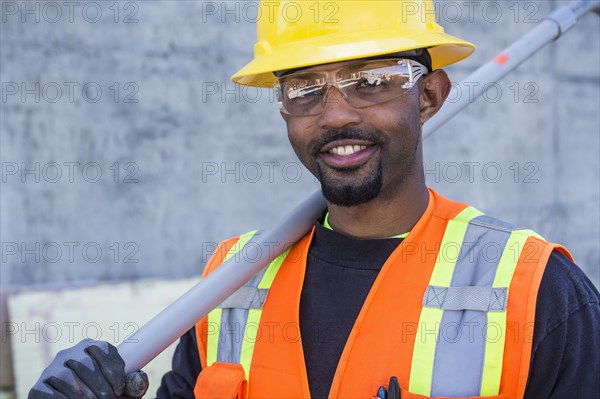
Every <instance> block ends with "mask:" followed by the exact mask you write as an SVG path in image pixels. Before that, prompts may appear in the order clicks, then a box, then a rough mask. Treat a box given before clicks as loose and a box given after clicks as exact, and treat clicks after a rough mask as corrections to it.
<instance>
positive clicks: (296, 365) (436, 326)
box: [194, 189, 572, 399]
mask: <svg viewBox="0 0 600 399" xmlns="http://www.w3.org/2000/svg"><path fill="white" fill-rule="evenodd" d="M313 231H314V230H313ZM252 234H253V233H249V234H247V235H243V236H240V237H237V238H234V239H231V240H228V241H225V242H223V243H221V245H220V246H219V249H218V250H217V251H216V253H215V254H214V255H213V257H212V259H211V260H210V261H209V263H208V264H207V267H206V269H205V271H204V275H206V274H208V273H210V272H211V271H213V270H214V269H215V268H216V267H218V266H219V265H220V264H221V263H222V262H223V261H224V260H225V259H227V258H229V257H231V256H253V255H252V253H251V252H252V251H247V252H246V253H245V252H244V249H245V248H251V245H250V244H249V243H251V237H252ZM312 236H313V232H310V233H309V234H307V235H306V236H305V237H304V238H302V239H301V240H300V241H299V242H297V243H296V244H295V245H294V246H293V247H292V248H291V249H290V250H288V251H286V252H285V253H283V254H282V255H281V256H279V257H278V258H277V259H275V260H274V261H273V262H272V263H271V264H270V265H269V266H268V267H267V268H265V270H263V271H262V272H261V273H259V274H258V275H256V276H254V277H253V279H252V280H250V281H249V282H248V283H247V284H246V285H245V286H244V287H242V288H240V290H238V291H237V292H236V293H235V294H234V295H232V296H231V297H230V298H228V299H227V300H226V301H224V302H223V303H222V304H221V305H220V306H219V307H218V308H216V309H214V310H213V311H212V312H211V313H210V314H209V315H208V316H207V317H206V318H204V319H203V320H201V321H200V322H199V323H198V324H197V325H196V336H197V338H198V339H197V341H198V350H199V354H200V359H201V363H202V372H201V373H200V375H199V376H198V379H197V382H196V387H195V389H194V393H195V396H196V398H245V397H247V398H261V399H262V398H309V397H310V391H309V387H308V379H307V374H306V367H305V363H304V354H303V350H302V339H301V337H300V327H299V305H300V295H301V291H302V284H303V281H304V272H305V268H306V259H307V254H308V249H309V246H310V242H311V239H312ZM555 249H558V250H559V251H561V252H562V253H564V254H565V255H566V256H568V257H569V258H571V255H570V254H569V252H568V251H567V250H566V249H565V248H564V247H562V246H560V245H557V244H551V243H548V242H546V241H544V240H543V239H542V238H541V237H540V236H539V235H537V234H536V233H535V232H533V231H531V230H524V229H519V228H517V227H515V226H513V225H510V224H508V223H505V222H501V221H499V220H497V219H493V218H491V217H489V216H486V215H484V214H482V213H481V212H480V211H478V210H476V209H475V208H473V207H469V206H467V205H465V204H461V203H458V202H453V201H450V200H448V199H446V198H444V197H442V196H441V195H439V194H437V193H436V192H435V191H433V190H431V189H430V196H429V204H428V206H427V209H426V211H425V212H424V214H423V216H422V217H421V219H420V220H419V221H418V222H417V224H416V225H415V226H414V228H413V229H412V231H411V232H410V234H409V235H408V236H407V237H406V238H405V239H404V240H403V241H402V242H401V243H400V245H399V246H398V247H397V248H396V249H395V250H394V252H393V253H392V254H391V255H390V256H389V258H388V259H387V261H386V262H385V264H384V265H383V267H382V269H381V271H380V272H379V275H378V276H377V279H376V280H375V282H374V283H373V286H372V287H371V290H370V292H369V294H368V296H367V298H366V300H365V302H364V304H363V306H362V309H361V311H360V313H359V315H358V317H357V319H356V321H355V324H354V327H353V328H352V331H351V332H350V335H349V337H348V340H347V342H346V345H345V347H344V350H343V352H342V355H341V357H340V360H339V363H338V366H337V370H336V373H335V377H334V379H333V383H332V386H331V390H330V393H329V397H331V398H372V397H374V396H375V394H376V392H377V389H378V387H380V386H382V385H383V386H387V383H388V382H389V378H390V377H391V376H397V377H398V381H399V383H400V386H401V397H402V398H424V397H448V398H450V397H453V398H466V397H489V398H506V399H507V398H521V397H523V394H524V392H525V384H526V382H527V378H528V374H529V363H530V357H531V346H532V339H533V329H534V317H535V309H536V300H537V293H538V288H539V285H540V281H541V279H542V275H543V273H544V269H545V267H546V263H547V261H548V258H549V256H550V254H551V253H552V251H553V250H555ZM571 259H572V258H571Z"/></svg>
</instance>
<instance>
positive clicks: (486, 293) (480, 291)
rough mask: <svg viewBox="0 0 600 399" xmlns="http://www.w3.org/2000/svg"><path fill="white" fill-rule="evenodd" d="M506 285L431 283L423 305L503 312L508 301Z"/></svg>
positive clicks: (438, 307) (437, 307)
mask: <svg viewBox="0 0 600 399" xmlns="http://www.w3.org/2000/svg"><path fill="white" fill-rule="evenodd" d="M507 292H508V289H507V288H506V287H503V288H493V287H478V286H472V287H438V286H435V285H429V286H428V287H427V290H426V291H425V296H424V297H423V306H425V307H428V308H434V309H443V310H476V311H480V312H503V311H504V310H506V303H507Z"/></svg>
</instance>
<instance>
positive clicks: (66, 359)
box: [28, 339, 149, 399]
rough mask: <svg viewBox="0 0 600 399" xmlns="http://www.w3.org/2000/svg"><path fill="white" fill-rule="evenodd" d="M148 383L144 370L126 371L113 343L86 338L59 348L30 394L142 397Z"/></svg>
mask: <svg viewBox="0 0 600 399" xmlns="http://www.w3.org/2000/svg"><path fill="white" fill-rule="evenodd" d="M148 385H149V383H148V376H147V375H146V373H144V372H143V371H136V372H132V373H129V374H127V375H125V362H124V361H123V358H121V356H120V355H119V352H117V348H115V347H114V346H113V345H111V344H109V343H108V342H104V341H94V340H91V339H84V340H83V341H81V342H80V343H78V344H77V345H75V346H74V347H72V348H69V349H65V350H62V351H60V352H58V354H57V355H56V357H55V358H54V360H53V361H52V363H50V365H49V366H48V367H47V368H46V369H45V370H44V372H43V373H42V376H41V377H40V379H39V380H38V382H36V383H35V385H34V386H33V388H31V391H29V396H28V398H29V399H38V398H40V399H46V398H47V399H58V398H61V399H64V398H73V399H75V398H76V399H82V398H98V399H100V398H102V399H104V398H107V399H108V398H111V399H116V398H120V399H124V398H141V397H142V396H144V394H145V393H146V391H147V390H148Z"/></svg>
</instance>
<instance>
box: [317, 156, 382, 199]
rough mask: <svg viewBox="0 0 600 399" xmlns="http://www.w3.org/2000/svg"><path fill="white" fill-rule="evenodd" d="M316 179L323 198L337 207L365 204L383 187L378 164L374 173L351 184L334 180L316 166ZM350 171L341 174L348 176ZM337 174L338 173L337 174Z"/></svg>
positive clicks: (375, 196) (380, 166)
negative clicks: (319, 183)
mask: <svg viewBox="0 0 600 399" xmlns="http://www.w3.org/2000/svg"><path fill="white" fill-rule="evenodd" d="M317 171H318V173H317V178H318V179H319V181H320V182H321V191H323V196H324V197H325V199H326V200H327V201H329V202H331V203H332V204H334V205H337V206H346V207H350V206H356V205H361V204H364V203H367V202H369V201H371V200H373V199H375V198H377V196H378V195H379V193H380V192H381V187H382V186H383V168H382V165H381V162H379V163H378V165H377V169H376V171H375V173H370V174H367V175H366V176H364V177H363V178H361V179H360V180H358V181H356V180H355V181H354V182H353V184H348V183H344V182H342V181H339V180H338V179H335V178H334V177H332V176H331V175H329V174H327V172H325V171H323V169H322V168H321V166H320V165H317ZM351 172H352V170H347V171H344V172H342V173H348V174H350V173H351ZM338 173H339V172H338Z"/></svg>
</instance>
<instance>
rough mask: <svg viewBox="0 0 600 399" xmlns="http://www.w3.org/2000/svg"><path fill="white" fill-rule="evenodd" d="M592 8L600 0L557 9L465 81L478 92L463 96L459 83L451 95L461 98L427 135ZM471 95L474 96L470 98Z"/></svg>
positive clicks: (433, 122) (431, 125)
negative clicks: (459, 91) (458, 87)
mask: <svg viewBox="0 0 600 399" xmlns="http://www.w3.org/2000/svg"><path fill="white" fill-rule="evenodd" d="M589 11H594V12H596V13H598V12H600V0H578V1H574V2H572V3H569V4H567V5H566V6H564V7H561V8H559V9H557V10H556V11H554V12H553V13H552V14H550V15H549V16H547V17H546V18H544V20H543V21H542V22H541V23H540V24H539V25H537V26H536V27H535V28H534V29H532V30H531V31H530V32H528V33H527V34H526V35H525V36H523V37H522V38H521V39H519V40H518V41H516V42H515V43H513V44H511V45H510V46H508V47H507V48H505V49H504V50H502V51H501V52H500V53H498V55H496V56H495V57H494V58H492V59H491V60H490V61H488V62H487V63H485V64H484V65H482V66H481V67H479V68H478V69H477V70H476V71H475V72H473V73H472V74H471V75H469V76H468V77H467V78H466V79H465V80H464V81H463V82H465V83H469V86H470V87H473V86H474V87H475V88H474V90H473V94H474V95H473V96H470V95H469V96H464V95H460V94H459V93H458V90H459V89H457V88H456V86H455V87H453V88H452V90H451V91H450V94H449V96H448V97H449V98H457V101H456V102H452V103H450V102H446V104H444V106H443V107H442V109H440V111H439V112H438V113H437V114H436V115H435V116H434V117H433V118H431V119H430V120H429V121H428V122H427V124H426V125H425V126H424V129H423V137H424V138H427V137H429V136H431V135H432V134H433V133H434V132H435V131H436V130H437V129H438V128H439V127H440V126H442V125H443V124H444V123H446V122H448V120H450V119H451V118H453V117H454V115H456V114H458V113H459V112H460V111H461V110H462V109H463V108H465V107H466V106H467V105H469V104H470V103H472V102H473V101H474V100H475V99H477V98H478V97H479V96H480V95H481V93H483V90H484V88H485V85H486V84H488V83H490V82H497V81H499V80H500V79H502V78H503V77H504V76H506V75H507V74H508V73H509V72H511V71H512V70H513V69H515V68H517V67H518V66H519V65H521V64H522V63H523V62H524V61H525V60H527V59H528V58H529V57H531V56H532V55H534V54H535V53H537V51H538V50H540V49H541V48H542V47H544V46H545V45H546V44H548V43H550V42H551V41H553V40H556V39H558V38H559V37H560V36H562V34H563V33H565V32H566V31H568V30H569V29H571V28H572V27H573V26H575V24H576V23H577V21H578V20H579V19H580V18H581V17H582V16H583V15H585V14H586V13H588V12H589ZM599 15H600V14H599ZM474 83H478V85H474ZM469 97H471V98H470V99H469ZM469 100H470V101H469Z"/></svg>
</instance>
